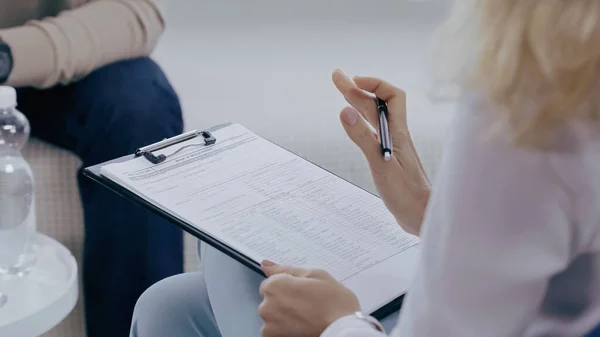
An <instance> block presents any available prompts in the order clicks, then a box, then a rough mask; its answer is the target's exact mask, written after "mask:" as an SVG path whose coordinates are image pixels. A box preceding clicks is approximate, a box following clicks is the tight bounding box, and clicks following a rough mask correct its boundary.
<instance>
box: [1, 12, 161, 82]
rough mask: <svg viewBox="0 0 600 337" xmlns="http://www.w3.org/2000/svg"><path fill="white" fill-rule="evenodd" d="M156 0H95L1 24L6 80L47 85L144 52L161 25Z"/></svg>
mask: <svg viewBox="0 0 600 337" xmlns="http://www.w3.org/2000/svg"><path fill="white" fill-rule="evenodd" d="M155 1H157V0H98V1H93V2H90V3H89V4H86V5H84V6H82V7H79V8H75V9H72V10H67V11H64V12H62V13H60V14H59V15H58V16H57V17H51V18H46V19H44V20H41V21H30V22H28V23H26V24H25V25H23V26H19V27H14V28H9V29H1V30H0V39H1V40H4V42H5V43H7V44H8V45H9V46H10V48H11V51H12V55H13V59H14V67H13V70H12V72H11V74H10V76H9V78H8V81H7V83H6V84H7V85H10V86H14V87H23V86H33V87H38V88H46V87H51V86H54V85H56V84H59V83H61V84H67V83H69V82H72V81H75V80H77V79H80V78H82V77H84V76H85V75H87V74H89V73H90V72H92V71H94V70H95V69H97V68H99V67H102V66H104V65H106V64H109V63H112V62H115V61H119V60H124V59H130V58H135V57H142V56H148V55H149V54H150V53H151V52H152V50H153V49H154V47H155V45H156V43H157V42H158V39H159V37H160V35H161V33H162V32H163V30H164V21H163V17H162V16H161V13H160V11H159V9H158V7H157V4H156V3H155Z"/></svg>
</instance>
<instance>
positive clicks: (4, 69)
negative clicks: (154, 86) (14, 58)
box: [0, 50, 11, 78]
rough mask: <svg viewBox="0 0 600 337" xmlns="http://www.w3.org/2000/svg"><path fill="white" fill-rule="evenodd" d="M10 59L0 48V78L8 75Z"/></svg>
mask: <svg viewBox="0 0 600 337" xmlns="http://www.w3.org/2000/svg"><path fill="white" fill-rule="evenodd" d="M10 63H11V60H10V55H8V52H6V51H4V50H0V78H6V77H8V73H9V72H10V70H11V69H10V68H11V64H10Z"/></svg>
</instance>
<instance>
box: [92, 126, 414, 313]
mask: <svg viewBox="0 0 600 337" xmlns="http://www.w3.org/2000/svg"><path fill="white" fill-rule="evenodd" d="M230 125H232V123H225V124H220V125H217V126H214V127H212V128H209V129H206V130H205V131H190V132H187V133H183V134H181V135H178V136H175V137H172V138H169V139H164V140H162V141H160V142H157V143H154V144H150V145H147V146H144V147H141V148H139V149H137V150H136V151H135V153H133V154H130V155H126V156H123V157H120V158H117V159H114V160H110V161H107V162H104V163H101V164H97V165H94V166H90V167H86V168H84V169H83V175H84V176H85V177H87V178H89V179H91V180H93V181H95V182H97V183H99V184H100V185H102V186H104V187H105V188H108V189H109V190H111V191H112V192H114V193H116V194H117V195H119V196H121V197H123V198H125V199H126V200H128V201H130V202H133V203H134V204H136V205H138V206H141V207H142V208H144V209H147V210H149V211H150V212H152V213H154V214H155V215H157V216H160V217H162V218H163V219H165V220H167V221H169V222H170V223H172V224H174V225H176V226H177V227H179V228H180V229H182V230H184V231H185V232H187V233H189V234H191V235H192V236H194V237H196V238H197V239H198V240H200V241H202V242H204V243H206V244H208V245H210V246H212V247H213V248H215V249H217V250H219V251H220V252H222V253H223V254H225V255H227V256H229V257H230V258H232V259H234V260H236V261H238V262H239V263H241V264H243V265H244V266H246V267H247V268H249V269H251V270H253V271H254V272H256V273H258V274H260V275H262V276H265V274H264V273H263V271H262V270H261V268H260V264H259V263H257V262H255V261H254V260H252V259H250V258H249V257H248V256H246V255H244V254H242V253H240V252H238V251H237V250H235V249H233V248H231V247H229V246H228V245H227V244H225V243H223V242H221V241H219V240H218V239H217V238H215V237H213V236H212V235H210V234H208V233H206V232H203V231H202V230H200V229H198V228H197V227H195V226H194V225H192V224H191V223H188V222H186V221H184V220H181V219H179V218H177V217H175V216H174V215H173V214H171V213H169V212H168V211H166V210H164V209H162V208H160V207H158V206H156V205H154V204H153V203H150V202H148V201H147V200H145V199H144V198H142V197H140V196H138V195H137V194H135V193H134V192H132V191H130V190H129V189H127V188H125V187H123V186H121V185H120V184H118V183H116V182H114V181H113V180H111V179H109V178H107V177H105V176H104V175H103V174H102V173H101V170H100V169H101V167H102V166H105V165H108V164H112V163H120V162H124V161H128V160H132V159H134V158H137V157H141V156H143V157H145V158H146V159H147V160H148V161H150V162H152V163H155V161H157V163H159V162H162V161H164V160H165V159H166V157H168V156H169V155H166V157H165V158H162V157H161V156H154V154H153V153H152V152H154V151H158V150H161V149H165V148H168V147H172V146H174V145H176V144H178V143H181V142H184V141H187V140H190V139H193V138H195V137H202V138H203V139H204V144H202V143H200V144H195V145H197V146H202V145H204V146H210V145H212V144H215V143H216V142H217V141H218V139H215V138H214V137H213V136H212V133H213V132H215V131H217V130H219V129H222V128H225V127H227V126H230ZM272 144H274V143H272ZM274 145H276V146H278V147H280V146H279V145H277V144H274ZM180 150H182V147H180V148H176V149H174V150H173V151H174V152H173V153H171V155H173V154H174V153H176V152H179V151H180ZM285 150H286V151H288V152H289V150H287V149H285ZM311 164H312V165H315V166H317V167H319V168H321V169H322V170H325V171H327V172H329V173H331V174H333V173H332V172H330V171H328V170H326V169H324V168H322V167H321V166H319V165H317V164H315V163H312V162H311ZM350 183H351V182H350ZM351 184H352V185H354V186H357V185H356V184H354V183H351ZM357 187H358V186H357ZM359 188H360V187H359ZM404 297H405V294H403V295H401V296H399V297H398V298H396V299H394V300H392V301H391V302H389V303H388V304H386V305H384V306H383V307H381V308H379V309H378V310H376V311H375V312H373V313H370V314H371V315H372V316H373V317H375V318H377V319H379V320H381V319H383V318H385V317H387V316H389V315H390V314H392V313H394V312H396V311H397V310H399V309H400V308H401V307H402V303H403V300H404Z"/></svg>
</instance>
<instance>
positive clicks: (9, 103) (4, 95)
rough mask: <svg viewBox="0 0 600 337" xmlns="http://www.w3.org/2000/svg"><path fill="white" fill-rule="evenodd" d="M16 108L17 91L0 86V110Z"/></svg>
mask: <svg viewBox="0 0 600 337" xmlns="http://www.w3.org/2000/svg"><path fill="white" fill-rule="evenodd" d="M16 106H17V91H16V90H15V88H13V87H7V86H0V109H6V108H14V107H16Z"/></svg>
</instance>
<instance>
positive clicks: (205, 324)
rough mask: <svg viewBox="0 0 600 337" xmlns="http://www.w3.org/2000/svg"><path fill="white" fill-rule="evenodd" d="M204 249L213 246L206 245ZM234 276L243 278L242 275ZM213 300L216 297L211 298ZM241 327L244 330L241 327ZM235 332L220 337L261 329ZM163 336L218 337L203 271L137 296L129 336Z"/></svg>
mask: <svg viewBox="0 0 600 337" xmlns="http://www.w3.org/2000/svg"><path fill="white" fill-rule="evenodd" d="M207 249H212V248H208V247H207ZM199 251H200V250H199ZM204 257H205V258H206V259H212V258H214V259H230V258H229V257H227V256H226V255H224V254H222V253H217V252H216V251H211V252H210V254H206V255H205V256H204ZM230 262H234V261H232V260H231V261H230ZM204 263H206V262H204ZM217 263H218V265H220V266H223V267H226V268H227V267H229V268H231V267H232V265H231V264H229V266H228V265H227V263H224V261H217ZM211 272H218V270H215V269H213V270H211ZM224 277H225V276H224ZM226 277H229V276H226ZM235 279H239V280H244V278H243V277H240V278H237V277H236V278H235ZM213 300H216V299H215V298H213ZM231 305H235V303H231ZM256 307H257V310H258V303H256ZM252 314H255V313H248V315H249V316H250V315H252ZM257 317H258V316H257ZM397 318H398V313H395V314H393V315H391V316H389V317H387V318H386V319H384V320H383V321H382V324H383V325H384V327H385V328H386V329H387V330H388V331H390V330H391V328H392V327H393V326H394V325H395V324H396V320H397ZM228 321H230V322H236V321H238V320H236V318H235V317H230V318H229V319H228ZM256 323H257V324H254V326H260V322H256ZM234 324H235V323H234ZM240 328H241V329H243V327H240ZM230 330H231V329H230ZM234 335H235V336H223V337H239V336H244V337H259V336H260V331H258V329H257V331H238V332H237V333H234ZM166 336H169V337H221V331H220V330H219V326H218V324H217V321H216V319H215V315H214V313H213V309H212V306H211V302H210V299H209V296H208V290H207V286H206V281H205V278H204V275H203V273H201V272H197V273H186V274H181V275H177V276H173V277H170V278H167V279H165V280H163V281H160V282H158V283H157V284H155V285H153V286H152V287H150V288H149V289H148V290H146V292H144V294H142V296H141V297H140V298H139V300H138V302H137V304H136V307H135V311H134V313H133V322H132V326H131V334H130V337H166Z"/></svg>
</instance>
